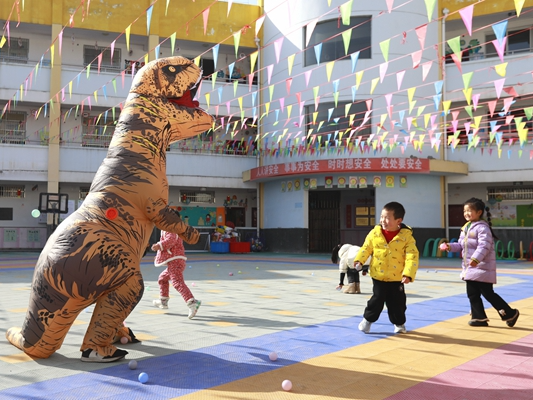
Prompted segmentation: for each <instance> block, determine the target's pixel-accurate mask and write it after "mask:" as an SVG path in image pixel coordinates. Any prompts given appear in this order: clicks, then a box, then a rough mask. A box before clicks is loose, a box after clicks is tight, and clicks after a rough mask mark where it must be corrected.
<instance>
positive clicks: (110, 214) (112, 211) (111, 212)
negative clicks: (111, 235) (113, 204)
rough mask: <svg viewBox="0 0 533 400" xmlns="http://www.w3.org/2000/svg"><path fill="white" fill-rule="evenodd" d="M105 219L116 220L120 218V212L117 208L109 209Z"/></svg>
mask: <svg viewBox="0 0 533 400" xmlns="http://www.w3.org/2000/svg"><path fill="white" fill-rule="evenodd" d="M105 217H106V218H107V219H109V220H114V219H115V218H116V217H118V211H117V209H116V208H108V209H107V210H106V212H105Z"/></svg>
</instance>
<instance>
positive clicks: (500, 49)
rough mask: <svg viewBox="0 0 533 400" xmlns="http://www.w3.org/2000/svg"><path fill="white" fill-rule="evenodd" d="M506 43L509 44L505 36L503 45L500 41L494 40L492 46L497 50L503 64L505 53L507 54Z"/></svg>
mask: <svg viewBox="0 0 533 400" xmlns="http://www.w3.org/2000/svg"><path fill="white" fill-rule="evenodd" d="M506 43H507V36H504V38H503V39H502V42H501V43H500V41H499V40H498V39H494V40H493V41H492V44H493V45H494V47H495V48H496V52H497V53H498V56H499V57H500V60H501V62H503V56H504V53H505V44H506Z"/></svg>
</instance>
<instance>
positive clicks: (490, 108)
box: [487, 100, 498, 118]
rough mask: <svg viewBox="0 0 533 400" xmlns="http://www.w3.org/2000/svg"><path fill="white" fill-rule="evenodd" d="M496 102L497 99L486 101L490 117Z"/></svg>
mask: <svg viewBox="0 0 533 400" xmlns="http://www.w3.org/2000/svg"><path fill="white" fill-rule="evenodd" d="M497 102H498V100H492V101H489V102H488V103H487V107H488V108H489V112H490V116H491V118H492V116H493V115H494V110H495V109H496V103H497Z"/></svg>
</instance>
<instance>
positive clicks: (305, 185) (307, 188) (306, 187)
mask: <svg viewBox="0 0 533 400" xmlns="http://www.w3.org/2000/svg"><path fill="white" fill-rule="evenodd" d="M304 190H309V179H308V178H305V179H304Z"/></svg>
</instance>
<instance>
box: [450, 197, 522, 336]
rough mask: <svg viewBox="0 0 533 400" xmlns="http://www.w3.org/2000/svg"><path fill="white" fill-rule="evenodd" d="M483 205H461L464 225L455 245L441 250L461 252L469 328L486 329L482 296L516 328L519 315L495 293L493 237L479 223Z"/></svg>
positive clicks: (485, 225) (473, 202)
mask: <svg viewBox="0 0 533 400" xmlns="http://www.w3.org/2000/svg"><path fill="white" fill-rule="evenodd" d="M484 211H485V203H483V201H481V200H480V199H476V198H474V197H473V198H471V199H469V200H467V201H465V202H464V208H463V215H464V217H465V219H466V221H467V223H466V224H465V225H464V226H463V227H462V228H461V235H460V236H459V241H458V242H457V243H446V244H445V246H446V248H444V246H443V250H447V251H452V252H454V253H457V252H460V251H462V255H463V262H462V266H463V271H462V272H461V279H462V280H464V281H465V282H466V294H467V295H468V300H470V309H471V313H472V319H471V320H470V321H469V322H468V324H469V325H470V326H488V325H489V324H488V321H489V319H488V318H487V314H486V313H485V307H484V306H483V300H482V299H481V296H483V297H484V298H485V299H487V301H488V302H489V303H490V304H491V305H492V307H494V308H495V309H496V311H498V314H499V315H500V318H501V319H502V321H505V323H506V324H507V326H509V327H511V328H512V327H513V326H514V325H515V324H516V321H517V319H518V316H519V315H520V313H519V312H518V310H516V309H513V308H511V307H510V306H509V304H507V303H506V302H505V300H503V299H502V298H501V297H500V296H499V295H498V294H497V293H495V292H494V289H493V285H494V284H495V283H496V252H495V251H494V237H495V236H494V234H493V232H492V229H491V227H490V225H489V224H488V222H486V221H485V220H483V219H481V218H482V217H483V212H484Z"/></svg>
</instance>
